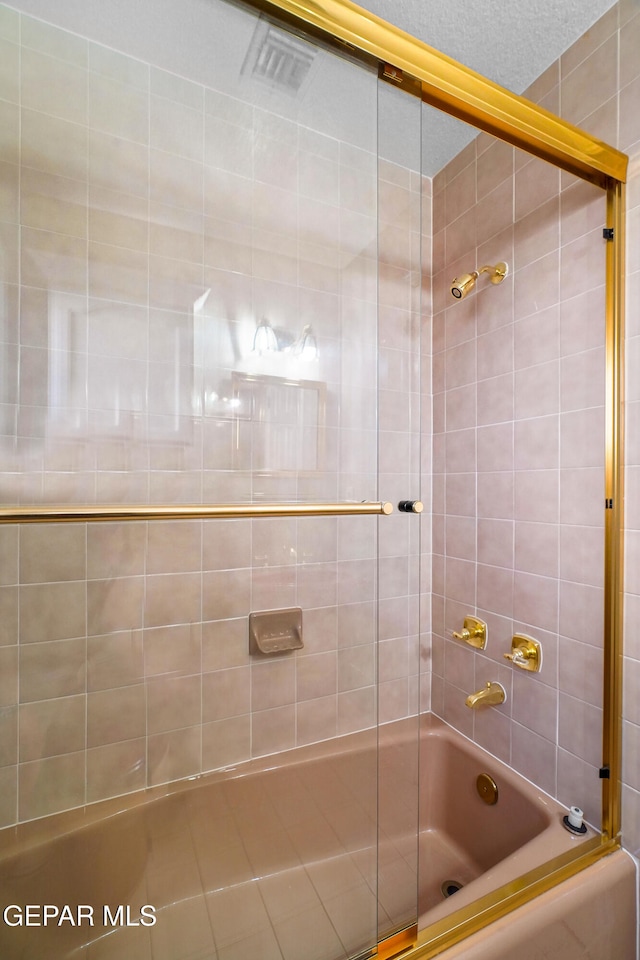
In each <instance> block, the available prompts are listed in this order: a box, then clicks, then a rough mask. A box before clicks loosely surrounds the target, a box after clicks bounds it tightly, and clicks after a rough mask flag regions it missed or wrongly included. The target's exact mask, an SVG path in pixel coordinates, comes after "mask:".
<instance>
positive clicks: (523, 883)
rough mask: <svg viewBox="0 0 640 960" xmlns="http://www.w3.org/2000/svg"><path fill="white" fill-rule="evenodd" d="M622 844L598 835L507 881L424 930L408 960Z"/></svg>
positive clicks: (456, 938) (421, 959)
mask: <svg viewBox="0 0 640 960" xmlns="http://www.w3.org/2000/svg"><path fill="white" fill-rule="evenodd" d="M618 847H619V844H618V843H617V842H615V841H608V842H606V843H602V841H601V838H600V837H594V838H593V839H592V840H588V841H586V842H585V843H584V844H582V845H581V846H580V848H579V849H580V855H579V856H576V851H570V852H569V853H564V854H562V855H561V856H559V857H557V858H555V859H554V860H551V861H548V862H547V863H544V864H542V866H540V867H537V868H536V869H535V870H532V871H530V872H529V873H527V874H524V875H523V876H521V877H518V879H517V880H514V881H513V882H512V883H509V884H505V885H504V886H503V887H500V888H499V889H497V890H494V891H492V893H490V894H487V895H486V896H484V897H482V898H480V899H478V900H475V901H474V902H473V903H470V904H469V905H468V906H467V907H464V908H463V909H462V910H458V911H456V913H453V914H450V915H449V916H448V917H445V918H443V919H442V920H440V921H438V922H437V923H434V924H432V925H431V926H430V927H426V928H425V929H424V930H422V931H421V932H420V934H419V936H418V943H417V945H416V947H415V948H414V949H413V950H411V951H410V952H409V953H407V954H404V956H405V957H406V960H431V958H432V957H436V956H438V955H439V954H440V953H442V952H443V951H444V950H446V949H447V948H448V947H452V946H454V944H456V943H459V942H460V941H461V940H464V939H466V938H467V937H469V936H471V935H472V934H474V933H478V932H479V931H480V930H483V929H484V928H485V927H486V926H488V924H490V923H493V922H494V921H495V920H499V919H500V918H501V917H504V916H506V915H507V914H509V913H511V911H512V910H515V909H516V908H517V907H520V906H523V905H524V904H525V903H528V902H529V901H530V900H533V899H534V897H538V896H540V894H542V893H546V892H547V891H549V890H552V889H553V888H554V887H555V886H556V885H557V884H559V883H561V882H562V881H563V880H569V879H570V878H571V877H573V876H575V875H576V874H577V873H580V871H581V870H584V869H585V868H586V867H589V866H591V865H592V864H594V863H596V862H597V861H598V860H600V858H601V857H604V856H606V855H608V854H609V853H613V851H614V850H617V849H618Z"/></svg>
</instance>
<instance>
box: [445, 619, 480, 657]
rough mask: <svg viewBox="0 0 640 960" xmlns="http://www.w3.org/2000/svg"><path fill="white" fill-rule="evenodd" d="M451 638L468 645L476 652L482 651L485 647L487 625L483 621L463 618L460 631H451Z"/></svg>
mask: <svg viewBox="0 0 640 960" xmlns="http://www.w3.org/2000/svg"><path fill="white" fill-rule="evenodd" d="M451 636H452V637H455V639H456V640H462V641H463V642H464V643H468V644H469V646H470V647H475V648H476V650H484V648H485V647H486V645H487V625H486V623H485V622H484V621H483V620H478V618H477V617H465V618H464V626H463V628H462V630H460V631H457V630H452V631H451Z"/></svg>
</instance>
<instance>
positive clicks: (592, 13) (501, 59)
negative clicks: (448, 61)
mask: <svg viewBox="0 0 640 960" xmlns="http://www.w3.org/2000/svg"><path fill="white" fill-rule="evenodd" d="M357 2H358V3H359V5H360V6H362V7H364V8H365V9H367V10H369V11H370V12H371V13H374V14H376V16H379V17H382V18H383V19H384V20H388V21H389V22H391V23H393V24H395V25H396V26H398V27H400V28H401V29H402V30H406V31H407V32H408V33H411V34H413V36H415V37H417V38H418V39H419V40H422V41H424V42H425V43H428V44H429V45H430V46H432V47H435V48H436V49H437V50H440V51H441V52H442V53H446V54H447V55H448V56H450V57H453V58H454V59H455V60H458V61H459V62H461V63H464V64H465V65H466V66H468V67H471V69H472V70H476V71H477V72H478V73H481V74H483V75H484V76H485V77H488V78H489V79H490V80H494V81H495V82H496V83H499V84H500V85H501V86H503V87H507V89H509V90H512V91H513V92H514V93H523V92H524V91H525V90H526V89H527V87H528V86H529V85H530V84H531V83H532V82H533V81H534V80H535V79H536V78H537V77H539V76H540V74H541V73H543V72H544V71H545V70H546V69H547V67H549V66H550V65H551V64H552V63H553V62H554V61H555V60H557V59H558V57H559V56H560V55H561V54H562V53H563V52H564V51H565V50H566V49H567V48H568V47H570V46H571V44H572V43H574V42H575V41H576V40H577V39H578V38H579V37H580V36H582V34H583V33H585V32H586V31H587V30H588V29H589V27H591V26H592V25H593V24H594V23H595V22H596V20H598V19H599V18H600V17H601V16H602V15H603V14H604V13H606V12H607V10H609V9H610V8H611V7H612V6H613V5H614V3H615V2H616V0H511V2H510V3H505V0H447V2H446V3H441V2H440V0H357ZM431 114H433V116H431ZM474 135H475V134H474V132H473V131H470V130H469V128H468V127H466V126H465V125H464V124H462V123H459V122H457V121H454V120H452V119H451V118H450V117H444V116H443V115H442V114H440V115H439V116H438V115H436V113H435V111H429V115H428V118H427V119H426V120H424V121H423V170H424V172H425V173H428V174H429V175H433V174H434V173H436V172H437V171H438V170H439V169H440V168H441V167H442V166H443V165H444V163H446V162H447V160H449V159H450V158H451V157H453V156H455V154H456V153H457V152H458V151H459V150H460V149H462V147H464V146H465V144H466V143H468V142H469V140H471V139H472V138H473V136H474ZM385 139H386V138H385ZM388 139H389V144H388V146H387V147H386V148H385V151H384V152H385V153H390V152H393V146H392V143H393V141H394V140H395V142H396V143H398V142H399V141H398V137H397V136H394V134H393V133H392V132H390V134H389V138H388ZM397 159H398V161H399V162H403V160H404V162H406V161H408V160H410V158H408V157H404V158H402V157H400V156H398V158H397Z"/></svg>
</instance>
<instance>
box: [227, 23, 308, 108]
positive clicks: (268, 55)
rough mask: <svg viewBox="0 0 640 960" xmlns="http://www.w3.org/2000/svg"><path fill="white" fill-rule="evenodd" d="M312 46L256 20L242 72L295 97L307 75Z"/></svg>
mask: <svg viewBox="0 0 640 960" xmlns="http://www.w3.org/2000/svg"><path fill="white" fill-rule="evenodd" d="M316 52H317V51H316V49H315V47H312V46H311V45H310V44H308V43H305V41H304V40H299V39H298V38H297V37H293V36H291V34H289V33H285V32H284V31H283V30H279V29H277V27H274V26H272V25H271V24H268V23H259V24H258V27H257V28H256V31H255V33H254V35H253V38H252V40H251V45H250V47H249V50H248V52H247V56H246V58H245V62H244V64H243V66H242V73H243V74H244V75H245V76H249V77H253V79H254V80H258V81H260V83H263V84H266V85H267V86H269V87H271V88H272V89H274V90H283V91H286V92H287V93H289V94H291V95H293V96H295V94H297V93H298V92H299V90H300V88H301V86H302V84H303V83H304V81H305V80H306V78H307V75H308V73H309V70H310V69H311V64H312V63H313V60H314V57H315V55H316Z"/></svg>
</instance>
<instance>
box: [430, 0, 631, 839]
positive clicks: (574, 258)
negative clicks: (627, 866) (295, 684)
mask: <svg viewBox="0 0 640 960" xmlns="http://www.w3.org/2000/svg"><path fill="white" fill-rule="evenodd" d="M639 42H640V11H639V10H638V5H637V3H635V2H633V0H622V2H621V3H619V4H618V5H617V6H615V7H613V8H612V9H611V11H610V12H609V13H608V14H606V15H605V16H604V17H603V18H602V19H601V20H600V21H599V22H598V23H597V24H596V25H595V26H594V27H593V28H592V29H591V30H589V31H588V32H587V33H586V34H585V35H584V36H583V37H582V38H581V39H580V40H579V41H578V42H577V43H576V44H574V46H573V47H571V48H570V49H569V50H568V51H567V52H566V53H565V54H564V55H563V56H562V57H561V59H560V60H559V61H557V62H556V63H555V64H553V66H552V67H551V68H549V70H547V71H546V72H545V74H543V76H542V77H540V79H539V80H538V81H536V83H535V84H534V85H533V86H532V88H531V89H530V90H529V91H528V94H527V95H528V96H529V97H530V99H532V100H534V101H536V102H539V103H540V104H541V105H542V106H544V107H546V108H547V109H549V110H551V111H552V112H554V113H557V114H559V115H560V116H562V117H563V118H564V119H566V120H568V121H570V122H572V123H575V124H577V125H579V126H582V127H583V128H584V129H586V130H588V131H589V132H590V133H592V134H595V135H596V136H598V137H600V138H602V139H603V140H605V141H607V142H609V143H611V144H613V145H615V146H618V147H619V148H620V149H621V150H624V151H625V152H628V153H629V154H630V157H631V167H630V183H629V194H628V196H629V204H628V206H629V213H630V218H629V237H628V247H627V249H628V265H627V268H628V293H629V295H628V298H627V299H628V303H627V351H628V353H627V378H626V382H627V433H628V438H627V447H626V457H627V464H628V473H627V496H626V525H627V558H626V587H627V594H626V607H625V707H624V710H625V720H624V747H625V750H624V772H623V779H624V788H623V798H624V799H623V802H624V809H623V832H624V842H625V845H626V846H627V847H628V848H629V849H630V850H631V851H632V852H634V853H637V852H638V850H639V848H640V782H639V781H638V776H637V770H638V757H639V750H640V735H639V730H640V717H639V716H638V711H637V703H638V691H639V689H640V688H639V687H638V682H639V680H640V670H639V667H638V661H639V659H640V653H639V652H638V645H637V639H636V638H637V634H638V622H637V621H638V611H639V610H640V607H639V606H638V594H639V593H640V588H639V587H638V577H637V571H638V569H640V563H639V559H640V558H639V556H638V549H637V543H638V541H637V534H636V531H637V530H638V524H639V520H638V514H637V501H638V497H637V492H638V491H637V479H636V477H637V473H636V472H637V470H638V466H637V464H638V463H639V462H640V459H639V452H638V449H637V442H636V440H635V439H634V438H635V437H636V436H637V435H638V423H637V422H636V421H637V407H638V404H637V400H638V396H637V388H636V383H637V376H636V372H635V368H636V366H637V362H638V333H639V330H638V322H639V319H640V315H639V313H638V292H639V291H640V287H639V286H638V282H639V277H640V274H639V269H640V264H639V263H638V258H637V250H638V224H639V223H640V217H639V214H640V208H639V207H638V199H639V198H638V189H637V183H638V173H637V170H638V156H639V154H638V151H639V149H640V88H639V82H640V67H639V66H638V60H637V49H638V43H639ZM604 216H605V204H604V197H603V194H602V193H600V191H598V190H596V189H595V188H591V187H590V186H588V185H586V184H583V183H579V182H576V181H574V180H573V178H571V177H570V176H568V175H565V174H560V173H559V172H558V171H556V170H555V169H554V168H553V167H551V166H549V165H547V164H544V163H543V162H542V161H538V160H535V159H530V158H528V157H526V156H524V155H523V154H521V153H519V152H518V151H515V150H512V149H511V148H509V147H507V146H506V145H504V144H501V143H498V142H495V141H493V140H492V139H491V138H489V137H488V136H486V135H481V136H479V137H478V138H477V139H476V140H475V141H474V143H473V144H471V145H470V146H469V147H468V148H467V149H466V150H465V151H463V152H462V153H461V154H460V155H459V156H458V157H456V159H455V160H454V161H452V162H451V163H450V164H449V165H448V167H447V168H445V170H443V171H442V172H441V173H440V174H439V175H438V176H437V177H436V178H435V180H434V287H435V294H434V301H435V306H434V451H435V466H434V558H435V559H434V574H433V576H434V601H433V602H434V633H435V637H434V647H433V669H434V680H433V705H434V709H435V710H436V712H438V713H440V714H441V715H443V716H444V717H445V719H447V720H448V721H449V722H451V723H452V724H453V725H455V726H457V727H459V728H460V729H461V730H462V731H463V732H465V733H466V734H468V735H469V736H472V737H473V738H474V739H476V740H477V741H478V742H479V743H481V744H482V745H484V746H486V747H488V748H489V749H490V750H491V751H492V752H493V753H496V754H498V755H499V756H501V757H502V758H504V759H505V760H507V762H509V763H510V764H511V765H512V766H513V767H514V768H515V769H517V770H520V771H521V772H522V773H524V774H525V775H526V776H527V777H529V778H530V779H532V780H533V781H535V782H536V783H538V784H540V786H542V787H543V788H544V789H546V790H548V791H549V792H550V793H552V794H553V795H555V796H557V797H558V798H559V799H560V800H561V801H562V802H565V803H578V804H579V805H581V806H583V807H584V808H585V810H586V812H587V815H588V816H589V818H590V819H592V820H593V822H594V823H598V822H599V820H600V784H599V779H598V767H599V766H600V763H601V755H600V738H601V732H600V731H601V705H602V691H601V669H602V646H601V645H602V621H603V610H602V583H603V551H602V540H603V527H602V523H603V496H604V489H603V475H602V462H603V461H602V452H603V407H602V403H603V387H604V382H603V376H604V354H603V343H604V324H603V316H604V313H603V306H604V298H603V286H602V284H603V280H604V249H603V245H604V241H603V240H602V226H603V224H604ZM497 260H507V261H508V262H509V266H510V277H509V278H508V279H507V280H506V281H505V282H504V283H503V284H502V285H501V286H498V287H495V288H492V287H491V286H490V284H488V283H487V282H486V280H485V282H484V284H483V283H482V280H481V281H480V282H479V284H478V293H477V295H476V296H475V297H473V298H470V299H469V300H465V301H463V302H462V303H457V304H453V305H451V306H450V304H451V303H452V301H451V300H450V299H449V294H448V292H447V284H448V282H449V281H450V280H451V278H452V277H453V276H455V275H456V274H457V273H461V272H465V271H468V270H472V269H474V267H475V265H476V263H477V264H484V263H495V262H496V261H497ZM476 469H477V480H476V477H475V470H476ZM474 608H475V609H477V610H478V611H479V612H480V615H481V616H484V618H485V619H486V620H487V621H488V623H489V645H488V648H487V650H486V652H485V654H479V653H474V652H472V651H471V650H470V649H467V648H465V647H463V646H462V645H460V644H459V643H457V642H456V641H454V640H453V639H451V638H450V634H449V633H448V631H450V630H457V629H459V627H460V625H461V622H462V617H463V615H464V613H465V611H468V612H473V610H474ZM515 630H519V631H522V632H525V633H528V634H531V635H533V636H534V637H537V639H539V640H540V641H541V643H542V647H543V652H544V663H543V669H542V672H541V673H540V674H539V675H528V674H525V673H523V672H522V671H520V670H517V669H515V668H512V667H511V666H510V665H508V664H507V663H505V662H504V661H503V659H502V655H503V653H505V652H508V650H509V648H510V641H511V635H512V633H513V632H514V631H515ZM487 680H499V681H500V682H502V683H503V685H504V686H505V688H506V689H507V693H508V700H507V702H506V704H505V705H504V706H503V707H499V708H497V709H496V710H492V711H486V712H484V713H480V712H471V711H469V710H467V709H466V708H465V706H464V698H465V696H466V694H467V693H468V692H469V691H471V690H476V689H479V688H480V687H481V686H482V685H483V684H484V683H485V682H486V681H487Z"/></svg>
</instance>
